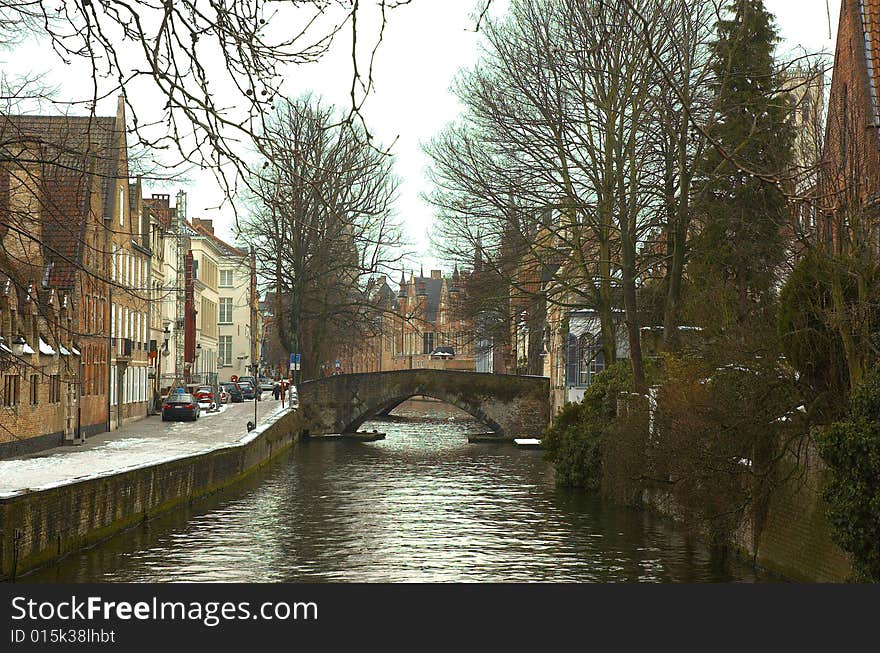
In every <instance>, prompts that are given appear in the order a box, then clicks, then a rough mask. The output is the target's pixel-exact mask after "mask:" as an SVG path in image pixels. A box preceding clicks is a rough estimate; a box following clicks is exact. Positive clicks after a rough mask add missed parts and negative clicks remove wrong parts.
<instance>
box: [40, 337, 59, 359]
mask: <svg viewBox="0 0 880 653" xmlns="http://www.w3.org/2000/svg"><path fill="white" fill-rule="evenodd" d="M40 353H41V354H45V355H46V356H54V355H55V350H54V349H52V347H50V346H49V343H48V342H46V341H45V340H43V338H42V336H41V337H40Z"/></svg>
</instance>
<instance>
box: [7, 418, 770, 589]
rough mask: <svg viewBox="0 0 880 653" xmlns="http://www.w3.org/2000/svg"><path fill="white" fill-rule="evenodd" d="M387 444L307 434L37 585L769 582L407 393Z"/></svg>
mask: <svg viewBox="0 0 880 653" xmlns="http://www.w3.org/2000/svg"><path fill="white" fill-rule="evenodd" d="M364 428H368V429H373V428H376V429H379V430H380V431H383V432H385V433H387V438H386V439H385V440H382V441H378V442H371V443H358V442H343V441H327V442H314V441H312V442H307V443H303V444H302V445H301V446H298V447H297V448H295V449H294V450H293V451H291V453H290V454H289V455H285V456H283V457H282V458H281V459H279V460H278V461H276V462H275V463H273V464H272V465H271V466H270V467H269V468H268V469H267V470H266V471H264V472H261V473H259V474H257V475H256V476H255V477H253V478H251V479H250V480H249V481H247V482H246V483H245V484H243V485H239V486H236V488H235V489H234V490H232V491H227V492H225V493H222V494H220V495H217V496H215V497H212V498H210V499H208V500H206V501H203V502H200V503H199V504H197V505H196V506H195V507H192V508H188V509H185V510H177V511H174V512H173V513H170V514H168V515H165V516H162V517H160V518H158V519H155V520H152V521H150V522H148V523H146V524H144V525H142V526H140V527H138V528H136V529H134V530H131V531H128V532H126V533H122V534H120V535H118V536H116V537H114V538H113V539H111V540H108V541H107V542H104V543H102V544H100V545H99V546H97V547H95V548H93V549H90V550H88V551H84V552H81V553H78V554H74V555H72V556H69V557H68V558H66V559H65V560H63V561H62V562H60V563H59V564H56V565H53V566H52V567H48V568H45V569H42V570H40V571H38V572H35V573H33V574H30V575H29V576H26V577H24V578H22V579H20V580H21V581H23V582H94V581H101V582H104V581H125V582H163V581H224V582H225V581H230V582H233V581H237V582H292V581H306V582H326V581H338V582H381V581H391V582H394V581H420V582H445V581H494V582H508V581H559V582H571V581H578V582H580V581H593V582H609V581H614V582H617V581H630V582H632V581H638V582H712V581H747V582H748V581H755V580H759V578H758V577H756V575H755V573H754V572H753V571H752V570H751V569H750V568H749V567H748V566H747V565H745V564H743V563H741V562H739V561H737V560H731V559H727V560H720V559H718V558H717V557H716V556H713V555H712V554H711V553H710V552H709V551H708V550H706V549H705V548H704V547H702V546H700V545H699V544H698V543H697V542H695V541H692V540H690V539H689V538H687V537H685V536H684V535H683V534H682V533H681V531H680V530H678V529H677V528H676V527H675V526H674V525H673V524H671V523H670V522H669V521H668V520H665V519H663V518H659V517H656V516H652V515H650V514H647V513H644V512H637V511H632V510H628V509H624V508H621V507H618V506H612V505H609V504H607V503H603V502H601V501H599V500H597V499H596V498H595V497H590V496H586V495H584V494H583V493H580V492H575V491H571V490H564V489H559V488H556V487H555V485H554V482H553V472H552V468H551V467H550V466H549V465H548V464H547V462H546V461H544V460H543V458H542V455H541V452H540V451H525V450H520V449H517V448H515V447H514V446H510V445H498V444H468V442H467V434H468V433H470V432H479V431H482V430H485V428H483V427H481V425H479V424H478V423H476V422H474V421H473V420H471V419H470V418H468V417H467V416H465V415H464V414H463V413H460V412H459V411H458V410H457V409H454V408H452V407H451V406H447V405H446V404H441V403H439V402H433V401H409V402H406V403H405V404H403V405H402V406H401V407H399V408H398V409H397V410H396V411H395V414H394V415H392V416H391V417H389V418H387V419H383V420H380V421H376V422H371V423H368V424H366V425H365V427H364Z"/></svg>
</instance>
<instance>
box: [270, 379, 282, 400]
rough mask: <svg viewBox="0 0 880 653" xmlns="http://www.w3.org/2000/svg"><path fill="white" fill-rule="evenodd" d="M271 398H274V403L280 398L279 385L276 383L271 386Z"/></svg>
mask: <svg viewBox="0 0 880 653" xmlns="http://www.w3.org/2000/svg"><path fill="white" fill-rule="evenodd" d="M272 396H273V397H275V401H278V398H279V397H280V396H281V384H280V383H278V381H275V383H274V384H273V385H272Z"/></svg>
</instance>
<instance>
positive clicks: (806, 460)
mask: <svg viewBox="0 0 880 653" xmlns="http://www.w3.org/2000/svg"><path fill="white" fill-rule="evenodd" d="M784 464H785V465H787V467H788V469H786V470H784V471H785V472H786V478H787V480H785V481H784V482H783V483H782V484H781V485H780V486H779V487H778V488H777V489H776V491H775V492H773V493H772V495H771V497H770V502H769V504H768V510H767V516H766V518H765V519H764V520H763V525H762V527H760V528H758V529H755V528H754V526H753V524H747V525H744V526H745V527H744V528H743V530H742V533H741V534H740V536H739V537H737V542H736V545H737V546H738V547H739V548H740V550H741V551H743V553H744V554H745V555H748V556H749V557H751V558H752V559H754V561H755V562H756V563H757V564H758V565H759V566H760V567H763V568H765V569H768V570H770V571H773V572H776V573H778V574H780V575H782V576H784V577H786V578H790V579H792V580H798V581H808V582H820V583H825V582H843V581H846V580H847V579H848V578H849V577H850V576H851V574H852V566H851V564H850V560H849V557H848V556H847V554H846V553H844V551H843V550H842V549H841V548H840V547H838V546H837V545H836V544H835V543H834V541H833V540H832V539H831V524H830V523H829V521H828V517H827V510H828V505H827V504H826V503H825V501H824V499H822V486H823V483H824V477H825V474H826V473H827V471H826V467H825V463H824V462H823V460H822V458H821V457H820V456H819V452H818V451H817V450H816V446H815V444H813V441H812V439H810V441H809V444H808V446H806V447H804V450H803V451H802V452H801V453H800V455H799V457H798V458H797V459H795V458H794V457H793V456H790V457H789V458H788V459H787V460H786V461H784Z"/></svg>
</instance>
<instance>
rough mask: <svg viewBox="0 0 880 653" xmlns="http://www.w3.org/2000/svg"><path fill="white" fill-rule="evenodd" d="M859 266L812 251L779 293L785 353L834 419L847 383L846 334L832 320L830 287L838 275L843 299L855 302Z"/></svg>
mask: <svg viewBox="0 0 880 653" xmlns="http://www.w3.org/2000/svg"><path fill="white" fill-rule="evenodd" d="M855 272H856V270H855V269H854V263H853V261H851V260H849V259H846V258H842V257H836V258H829V257H827V256H824V255H821V254H818V253H815V252H813V253H810V254H807V255H806V256H804V258H802V259H801V260H800V261H799V262H798V264H797V265H796V266H795V268H794V270H792V273H791V275H790V276H789V278H788V279H787V281H786V283H785V285H784V286H783V288H782V290H781V292H780V294H779V309H778V314H777V320H776V326H777V330H778V333H779V338H780V341H781V346H782V353H783V354H784V355H785V358H786V360H787V361H788V362H789V363H790V364H791V365H792V367H794V369H796V370H797V371H798V372H799V373H800V375H801V379H802V381H804V382H805V383H806V384H807V385H808V386H809V387H810V388H811V389H812V391H813V392H814V393H815V395H816V396H817V398H819V399H820V400H821V401H820V403H819V406H818V408H819V409H821V410H822V412H824V413H826V414H828V416H829V417H830V418H831V419H834V418H837V417H840V410H839V408H840V407H841V406H843V405H844V399H845V397H846V392H847V386H848V370H847V364H846V356H845V354H844V348H843V339H842V338H841V336H840V332H839V331H838V330H837V329H835V328H834V326H833V321H834V319H835V318H834V315H835V311H834V306H833V300H832V288H833V282H834V279H835V277H839V278H840V279H841V280H842V282H843V296H844V302H845V303H846V305H847V306H848V307H850V308H851V309H852V308H854V304H855V303H857V301H858V287H857V282H856V279H857V277H858V275H857V274H855ZM829 421H830V420H829Z"/></svg>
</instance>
